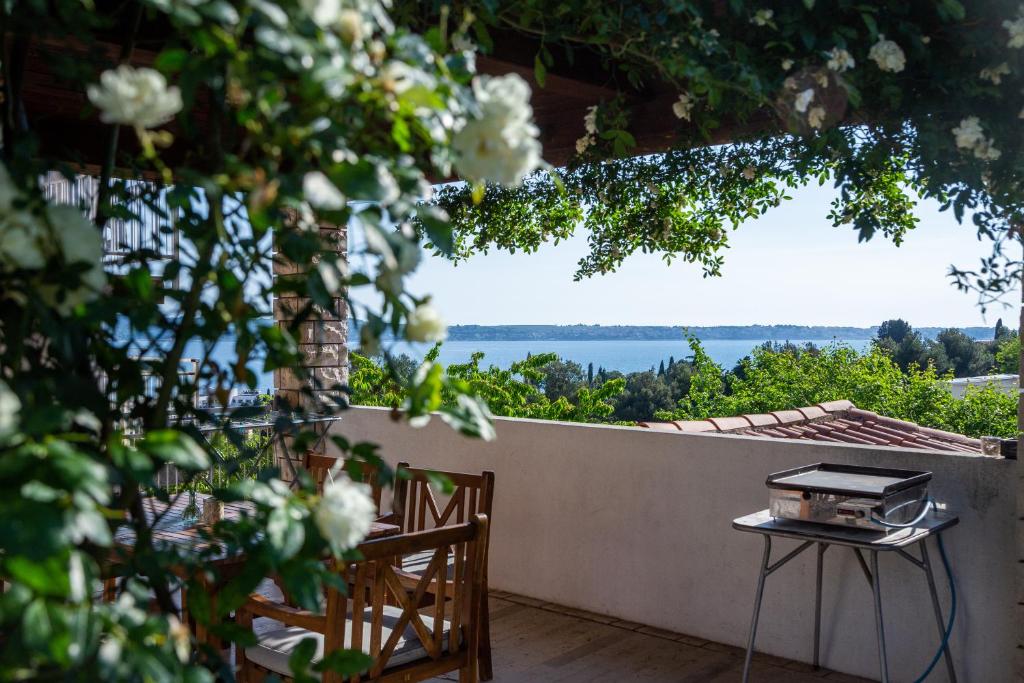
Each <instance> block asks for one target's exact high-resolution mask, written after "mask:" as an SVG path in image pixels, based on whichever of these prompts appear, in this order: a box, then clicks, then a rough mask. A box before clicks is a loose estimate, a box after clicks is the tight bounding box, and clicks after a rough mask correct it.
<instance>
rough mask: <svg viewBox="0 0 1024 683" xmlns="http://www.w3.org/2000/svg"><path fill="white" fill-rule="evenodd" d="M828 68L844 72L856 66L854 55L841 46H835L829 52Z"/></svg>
mask: <svg viewBox="0 0 1024 683" xmlns="http://www.w3.org/2000/svg"><path fill="white" fill-rule="evenodd" d="M827 66H828V68H829V69H831V70H832V71H835V72H836V73H843V72H844V71H848V70H849V69H852V68H853V67H854V66H855V62H854V61H853V55H851V54H850V53H849V52H847V51H846V50H844V49H843V48H841V47H834V48H832V51H831V52H829V53H828V64H827Z"/></svg>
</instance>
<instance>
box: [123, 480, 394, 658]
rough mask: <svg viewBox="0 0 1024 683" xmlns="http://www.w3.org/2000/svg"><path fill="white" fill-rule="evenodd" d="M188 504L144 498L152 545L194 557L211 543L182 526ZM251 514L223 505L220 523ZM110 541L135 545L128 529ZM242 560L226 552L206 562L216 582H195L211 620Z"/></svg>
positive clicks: (387, 530)
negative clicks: (221, 591) (222, 589)
mask: <svg viewBox="0 0 1024 683" xmlns="http://www.w3.org/2000/svg"><path fill="white" fill-rule="evenodd" d="M211 497H212V496H210V495H209V494H205V493H196V496H195V498H196V505H197V506H198V508H199V510H200V514H201V511H202V509H203V502H204V501H205V500H207V499H209V498H211ZM188 504H189V494H188V493H182V494H180V495H176V496H172V497H171V502H170V503H165V502H163V501H160V500H158V499H156V498H153V497H148V498H146V499H145V500H144V501H143V508H144V509H145V511H146V519H147V521H149V522H150V523H151V524H152V523H153V521H154V520H157V519H159V523H158V524H157V527H156V529H154V530H153V541H154V544H155V545H156V546H158V547H159V546H161V545H163V546H164V547H167V546H176V547H178V548H180V549H182V550H185V551H187V552H191V553H195V554H199V553H201V552H203V551H204V550H206V549H208V548H209V547H210V544H211V542H210V541H209V540H208V539H205V538H203V537H202V535H201V534H200V530H201V529H202V528H204V527H203V525H202V523H201V522H200V523H197V524H194V525H192V524H185V522H184V519H183V514H182V513H183V512H184V511H185V508H186V506H187V505H188ZM253 510H254V507H253V505H252V503H246V502H240V503H225V504H224V519H240V518H241V517H242V516H244V515H246V514H251V513H252V512H253ZM399 533H401V527H399V526H397V525H395V524H386V523H384V522H374V523H373V524H372V525H371V526H370V532H369V533H368V534H367V536H366V540H372V539H376V538H383V537H385V536H394V535H397V534H399ZM114 540H115V541H116V542H117V543H118V545H120V546H121V548H122V549H123V550H128V549H130V548H131V546H132V545H133V544H134V542H135V532H134V531H132V530H131V529H127V528H122V529H121V530H120V531H119V532H118V533H117V535H116V536H115V537H114ZM245 560H246V557H245V555H244V554H243V553H236V554H233V555H230V556H229V555H227V554H226V552H225V553H221V554H220V555H219V556H217V555H215V556H214V557H213V558H207V559H206V562H207V564H209V565H211V566H213V567H215V568H216V569H217V574H218V577H219V579H218V581H217V582H208V581H207V579H206V577H205V576H202V575H200V576H199V581H200V582H201V583H203V584H204V586H205V588H206V592H207V594H208V595H209V597H210V608H211V609H210V614H211V618H215V615H216V611H217V610H216V605H217V601H216V597H217V591H218V590H219V589H220V587H221V586H223V585H224V584H225V583H226V582H227V581H229V580H231V579H232V578H233V577H234V576H236V575H237V573H238V571H239V568H240V567H241V566H242V565H243V564H244V563H245ZM104 590H105V591H110V590H111V587H106V588H105V589H104ZM181 611H182V615H183V617H185V616H187V612H188V596H187V595H186V593H185V588H184V586H183V587H182V589H181ZM193 626H194V628H195V636H196V640H198V641H199V642H206V643H210V644H213V645H219V640H218V639H216V638H214V637H213V636H212V635H210V633H209V632H208V630H207V627H205V626H202V625H200V624H193Z"/></svg>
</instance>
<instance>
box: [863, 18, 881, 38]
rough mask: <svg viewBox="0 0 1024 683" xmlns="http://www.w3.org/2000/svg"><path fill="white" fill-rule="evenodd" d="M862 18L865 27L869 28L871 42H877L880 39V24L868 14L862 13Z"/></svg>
mask: <svg viewBox="0 0 1024 683" xmlns="http://www.w3.org/2000/svg"><path fill="white" fill-rule="evenodd" d="M860 18H861V19H863V20H864V25H865V26H867V27H868V33H869V34H870V36H871V40H872V41H874V40H876V39H877V38H878V24H877V23H875V18H874V17H873V16H871V15H870V14H868V13H867V12H861V15H860Z"/></svg>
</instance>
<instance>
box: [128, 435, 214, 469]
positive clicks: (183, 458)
mask: <svg viewBox="0 0 1024 683" xmlns="http://www.w3.org/2000/svg"><path fill="white" fill-rule="evenodd" d="M139 449H140V450H141V451H143V452H145V453H148V454H149V455H151V456H153V457H154V458H156V459H158V460H163V461H164V462H169V463H171V464H172V465H175V466H176V467H180V468H181V469H183V470H190V471H198V470H205V469H209V467H210V456H209V454H208V453H207V452H206V451H204V450H203V449H202V448H201V447H200V446H199V444H197V443H196V442H195V441H194V440H193V439H192V437H191V436H189V435H188V434H185V433H184V432H179V431H177V430H174V429H155V430H153V431H150V432H147V433H146V436H145V438H143V439H142V441H140V442H139Z"/></svg>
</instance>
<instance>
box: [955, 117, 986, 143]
mask: <svg viewBox="0 0 1024 683" xmlns="http://www.w3.org/2000/svg"><path fill="white" fill-rule="evenodd" d="M953 135H954V136H955V137H956V146H957V147H959V148H960V149H974V148H975V147H976V146H977V144H978V143H979V142H981V141H982V140H984V139H985V132H984V131H983V130H982V129H981V121H980V120H979V119H978V117H977V116H968V117H967V118H965V119H963V120H962V121H960V125H958V126H957V127H956V128H954V129H953Z"/></svg>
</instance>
